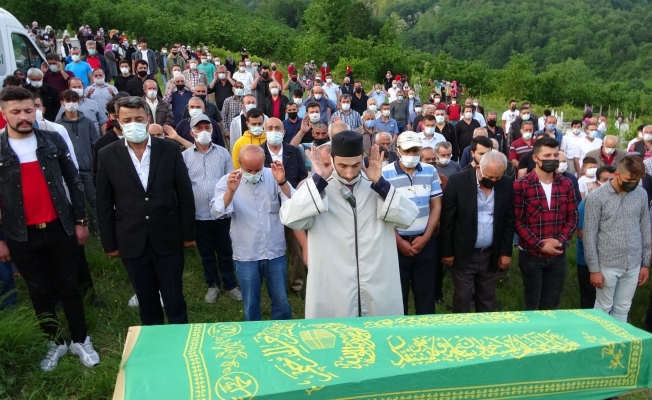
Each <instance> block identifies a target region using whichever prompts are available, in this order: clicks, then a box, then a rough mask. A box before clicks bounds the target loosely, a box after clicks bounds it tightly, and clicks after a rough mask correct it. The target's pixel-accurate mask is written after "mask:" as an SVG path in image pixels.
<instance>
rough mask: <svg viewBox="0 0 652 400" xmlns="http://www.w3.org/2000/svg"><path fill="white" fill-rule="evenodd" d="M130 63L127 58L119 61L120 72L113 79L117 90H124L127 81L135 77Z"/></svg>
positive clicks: (125, 89)
mask: <svg viewBox="0 0 652 400" xmlns="http://www.w3.org/2000/svg"><path fill="white" fill-rule="evenodd" d="M130 65H131V64H130V63H129V61H127V60H122V61H120V65H119V67H120V74H118V76H116V77H115V79H114V80H113V84H114V85H115V87H116V89H118V91H119V92H126V91H127V83H129V81H130V80H132V79H133V78H134V77H135V75H133V74H132V73H131V68H130V67H129V66H130Z"/></svg>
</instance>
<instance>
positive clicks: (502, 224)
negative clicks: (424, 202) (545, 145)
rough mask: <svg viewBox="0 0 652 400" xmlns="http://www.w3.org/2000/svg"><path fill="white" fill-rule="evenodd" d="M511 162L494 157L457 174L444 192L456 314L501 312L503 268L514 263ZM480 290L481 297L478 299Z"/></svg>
mask: <svg viewBox="0 0 652 400" xmlns="http://www.w3.org/2000/svg"><path fill="white" fill-rule="evenodd" d="M507 165H508V163H507V158H506V157H505V155H504V154H502V153H499V152H488V153H486V154H485V155H483V156H482V158H481V159H480V163H479V165H476V166H475V168H472V169H468V170H466V171H464V172H461V173H459V174H455V175H452V176H451V177H450V178H449V180H448V183H447V184H446V188H445V189H444V198H443V207H442V208H443V209H442V219H441V233H440V235H439V238H440V244H441V255H442V262H443V263H444V264H446V265H449V266H452V267H453V269H452V271H453V286H454V294H453V312H455V313H468V312H470V311H471V298H472V297H473V298H474V300H475V311H477V312H493V311H496V283H497V281H498V269H499V268H500V269H502V270H505V269H507V267H509V264H510V263H511V261H512V242H513V238H514V193H513V190H512V182H513V181H512V179H511V178H509V177H506V176H504V173H505V169H506V168H507ZM473 289H475V295H473V293H474V292H473Z"/></svg>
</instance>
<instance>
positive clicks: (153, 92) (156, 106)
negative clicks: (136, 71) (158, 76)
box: [143, 79, 174, 126]
mask: <svg viewBox="0 0 652 400" xmlns="http://www.w3.org/2000/svg"><path fill="white" fill-rule="evenodd" d="M143 91H144V92H145V96H144V98H145V101H147V105H148V106H149V108H150V111H151V113H150V115H151V116H152V123H154V124H159V125H163V126H165V125H173V124H174V115H173V114H172V105H171V104H169V103H167V102H166V101H164V100H163V99H162V98H161V97H160V96H159V95H158V84H157V83H156V81H153V80H151V79H148V80H146V81H145V83H143Z"/></svg>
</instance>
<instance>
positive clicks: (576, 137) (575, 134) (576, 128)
mask: <svg viewBox="0 0 652 400" xmlns="http://www.w3.org/2000/svg"><path fill="white" fill-rule="evenodd" d="M585 136H586V134H585V133H584V131H583V130H582V121H580V120H573V121H572V122H571V131H570V132H569V133H567V134H565V135H564V137H563V138H562V140H561V148H560V151H561V152H562V153H564V154H569V155H570V156H571V157H573V155H574V154H575V149H577V148H578V147H579V146H580V145H581V144H582V143H584V141H583V139H584V137H585ZM567 171H568V172H569V173H571V174H574V175H576V174H577V171H576V170H575V163H574V162H573V161H572V159H571V162H570V163H568V170H567Z"/></svg>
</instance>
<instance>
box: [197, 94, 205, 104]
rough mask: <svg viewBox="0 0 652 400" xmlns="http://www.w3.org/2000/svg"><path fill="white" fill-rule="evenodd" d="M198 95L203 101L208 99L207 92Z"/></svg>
mask: <svg viewBox="0 0 652 400" xmlns="http://www.w3.org/2000/svg"><path fill="white" fill-rule="evenodd" d="M197 97H199V98H200V99H202V101H204V102H205V101H206V95H205V94H198V95H197Z"/></svg>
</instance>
